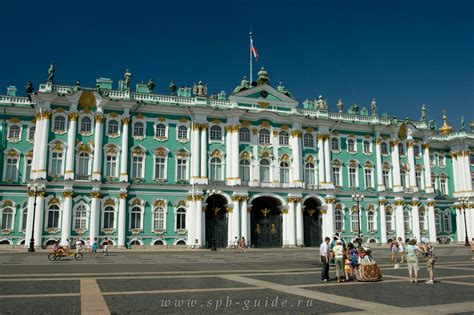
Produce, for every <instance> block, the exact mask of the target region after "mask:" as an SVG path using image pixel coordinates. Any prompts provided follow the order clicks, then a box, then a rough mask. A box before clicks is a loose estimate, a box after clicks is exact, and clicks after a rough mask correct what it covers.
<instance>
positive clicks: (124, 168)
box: [120, 116, 130, 182]
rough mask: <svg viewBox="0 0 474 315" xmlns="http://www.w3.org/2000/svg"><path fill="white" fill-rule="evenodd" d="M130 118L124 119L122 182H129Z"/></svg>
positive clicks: (121, 157)
mask: <svg viewBox="0 0 474 315" xmlns="http://www.w3.org/2000/svg"><path fill="white" fill-rule="evenodd" d="M129 124H130V118H129V117H128V116H125V117H124V118H123V119H122V154H121V155H120V181H121V182H127V181H128V172H127V169H128V125H129Z"/></svg>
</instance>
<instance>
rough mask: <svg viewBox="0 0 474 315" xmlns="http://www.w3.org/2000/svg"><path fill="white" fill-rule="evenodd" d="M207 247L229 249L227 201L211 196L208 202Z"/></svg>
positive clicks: (220, 197) (218, 196) (219, 196)
mask: <svg viewBox="0 0 474 315" xmlns="http://www.w3.org/2000/svg"><path fill="white" fill-rule="evenodd" d="M206 203H207V207H206V247H208V248H214V247H215V248H217V247H221V248H222V247H223V248H225V247H227V209H226V204H227V200H226V199H225V198H224V197H223V196H222V195H211V196H209V197H208V198H207V200H206Z"/></svg>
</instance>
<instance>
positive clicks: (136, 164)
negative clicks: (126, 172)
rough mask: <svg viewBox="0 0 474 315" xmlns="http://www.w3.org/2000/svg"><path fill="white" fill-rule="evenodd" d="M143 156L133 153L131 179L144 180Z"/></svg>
mask: <svg viewBox="0 0 474 315" xmlns="http://www.w3.org/2000/svg"><path fill="white" fill-rule="evenodd" d="M144 161H145V155H144V154H143V153H134V154H133V155H132V178H144V177H145V173H144V170H145V167H144Z"/></svg>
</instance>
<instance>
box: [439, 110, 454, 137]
mask: <svg viewBox="0 0 474 315" xmlns="http://www.w3.org/2000/svg"><path fill="white" fill-rule="evenodd" d="M447 119H448V117H447V116H446V110H444V109H443V126H441V128H439V132H440V133H442V134H443V135H448V134H450V133H451V132H452V131H453V127H451V126H449V125H448V123H447V122H446V120H447Z"/></svg>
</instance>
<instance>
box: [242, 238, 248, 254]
mask: <svg viewBox="0 0 474 315" xmlns="http://www.w3.org/2000/svg"><path fill="white" fill-rule="evenodd" d="M240 247H241V248H242V252H243V253H244V254H245V250H246V249H247V241H246V240H245V237H243V236H242V239H241V240H240Z"/></svg>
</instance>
